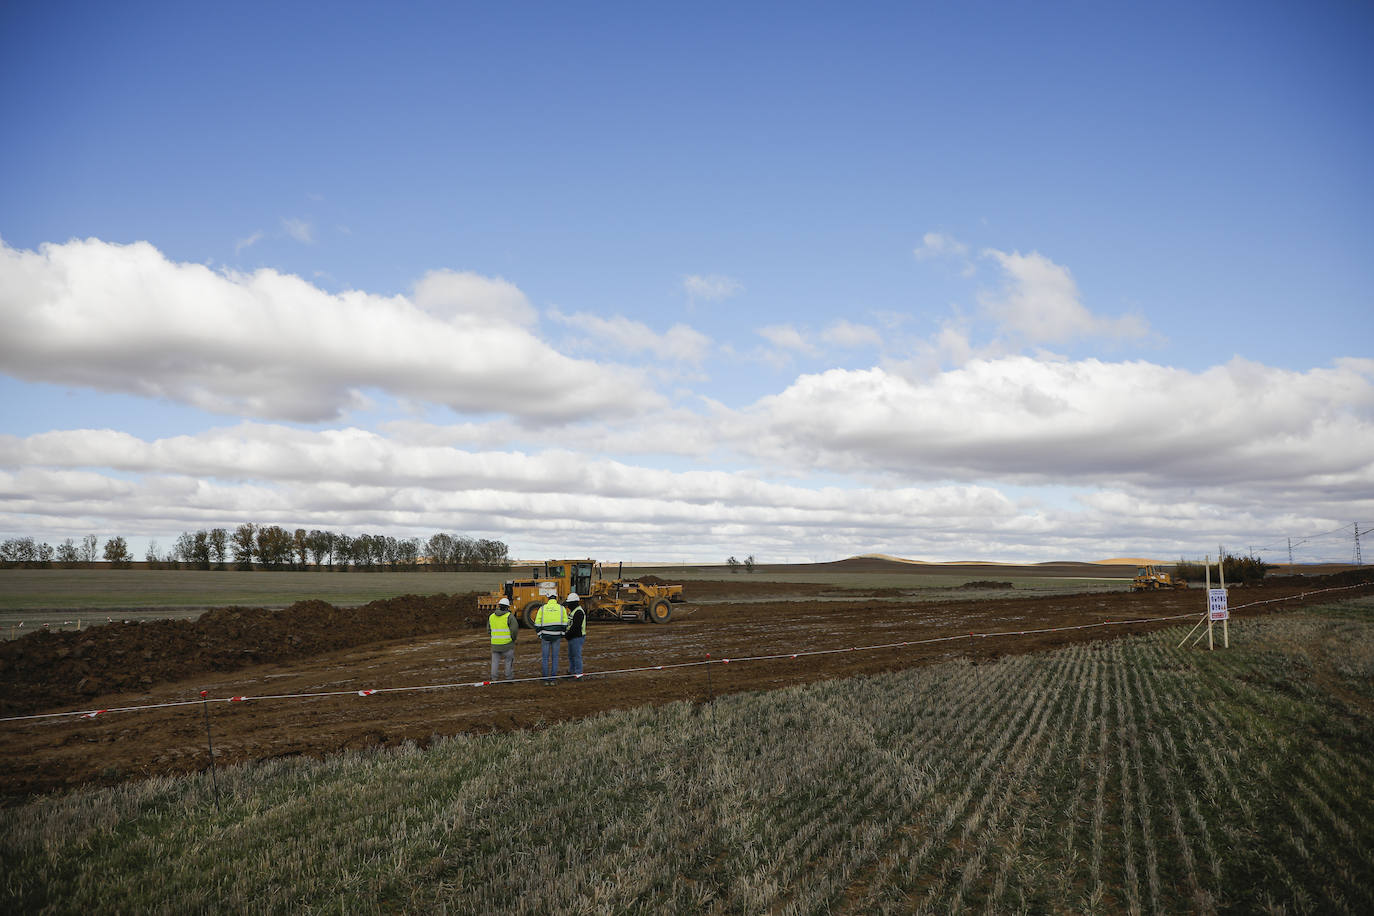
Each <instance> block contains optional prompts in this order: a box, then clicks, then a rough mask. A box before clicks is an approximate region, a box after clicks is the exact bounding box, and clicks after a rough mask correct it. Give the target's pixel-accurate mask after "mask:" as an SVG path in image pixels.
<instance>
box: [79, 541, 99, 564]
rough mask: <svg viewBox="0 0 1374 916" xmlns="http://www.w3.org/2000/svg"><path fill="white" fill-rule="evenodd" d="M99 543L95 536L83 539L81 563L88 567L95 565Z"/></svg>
mask: <svg viewBox="0 0 1374 916" xmlns="http://www.w3.org/2000/svg"><path fill="white" fill-rule="evenodd" d="M97 543H98V542H97V541H96V537H95V535H93V534H88V535H86V536H85V537H84V538H82V539H81V562H82V563H85V564H86V565H87V566H94V565H95V557H96V553H95V550H96V544H97Z"/></svg>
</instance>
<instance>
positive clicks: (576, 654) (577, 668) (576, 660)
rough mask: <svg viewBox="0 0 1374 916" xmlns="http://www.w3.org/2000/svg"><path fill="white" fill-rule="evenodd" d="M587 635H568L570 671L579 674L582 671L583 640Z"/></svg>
mask: <svg viewBox="0 0 1374 916" xmlns="http://www.w3.org/2000/svg"><path fill="white" fill-rule="evenodd" d="M586 638H587V637H585V636H570V637H568V673H569V674H573V675H577V674H581V673H582V640H584V639H586Z"/></svg>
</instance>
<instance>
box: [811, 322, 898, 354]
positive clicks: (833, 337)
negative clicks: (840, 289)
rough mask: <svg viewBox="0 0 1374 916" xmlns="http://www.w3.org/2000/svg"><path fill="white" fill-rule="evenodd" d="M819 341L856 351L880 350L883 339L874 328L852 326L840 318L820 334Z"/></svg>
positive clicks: (860, 325)
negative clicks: (865, 348) (869, 348)
mask: <svg viewBox="0 0 1374 916" xmlns="http://www.w3.org/2000/svg"><path fill="white" fill-rule="evenodd" d="M821 339H822V340H824V341H825V342H826V343H829V344H834V345H835V346H837V347H842V348H844V349H847V350H857V349H860V348H863V347H873V348H880V347H882V345H883V339H884V338H883V335H882V334H881V333H879V332H878V330H877V329H876V328H874V327H871V326H869V325H866V324H854V323H853V322H851V321H848V320H846V319H843V318H841V319H840V320H839V321H836V322H835V323H834V324H831V325H830V326H829V327H827V328H826V329H825V330H824V331H822V332H821Z"/></svg>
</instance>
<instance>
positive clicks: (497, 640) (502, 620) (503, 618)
mask: <svg viewBox="0 0 1374 916" xmlns="http://www.w3.org/2000/svg"><path fill="white" fill-rule="evenodd" d="M487 626H488V627H490V628H491V644H492V645H493V646H504V645H508V644H509V643H510V642H511V641H512V640H511V638H510V611H506V613H504V614H492V615H491V616H490V617H488V618H487Z"/></svg>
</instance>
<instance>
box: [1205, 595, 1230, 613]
mask: <svg viewBox="0 0 1374 916" xmlns="http://www.w3.org/2000/svg"><path fill="white" fill-rule="evenodd" d="M1207 610H1208V611H1210V612H1211V614H1212V619H1213V620H1228V619H1230V617H1231V612H1230V611H1228V610H1227V609H1226V589H1224V588H1209V589H1208V590H1207Z"/></svg>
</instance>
